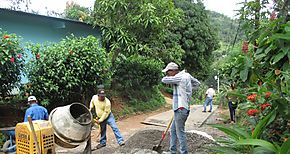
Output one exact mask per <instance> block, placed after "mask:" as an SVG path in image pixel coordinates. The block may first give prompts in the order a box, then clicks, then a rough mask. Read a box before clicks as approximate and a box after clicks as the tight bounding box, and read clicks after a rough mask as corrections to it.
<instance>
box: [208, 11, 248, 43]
mask: <svg viewBox="0 0 290 154" xmlns="http://www.w3.org/2000/svg"><path fill="white" fill-rule="evenodd" d="M208 15H209V19H210V20H209V21H210V23H211V24H212V26H213V27H214V28H215V29H216V30H217V33H218V38H219V40H220V41H222V42H223V43H225V44H227V45H233V43H234V41H236V42H240V41H241V40H242V38H243V35H244V34H243V32H242V30H241V28H240V26H239V20H237V19H231V18H230V17H228V16H225V15H223V14H220V13H217V12H214V11H208ZM235 37H237V38H236V40H235V39H234V38H235Z"/></svg>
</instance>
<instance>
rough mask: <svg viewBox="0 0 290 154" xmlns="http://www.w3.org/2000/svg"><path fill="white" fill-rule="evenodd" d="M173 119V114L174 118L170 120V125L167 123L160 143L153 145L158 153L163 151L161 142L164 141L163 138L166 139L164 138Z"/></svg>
mask: <svg viewBox="0 0 290 154" xmlns="http://www.w3.org/2000/svg"><path fill="white" fill-rule="evenodd" d="M172 121H173V116H172V118H171V119H170V122H169V123H168V125H167V127H166V129H165V131H164V132H163V134H162V137H161V140H160V141H159V144H157V145H155V146H154V147H153V150H154V151H157V152H158V153H161V152H162V151H161V148H162V146H161V143H162V142H163V140H164V138H165V136H166V134H167V132H168V129H169V127H170V126H171V124H172Z"/></svg>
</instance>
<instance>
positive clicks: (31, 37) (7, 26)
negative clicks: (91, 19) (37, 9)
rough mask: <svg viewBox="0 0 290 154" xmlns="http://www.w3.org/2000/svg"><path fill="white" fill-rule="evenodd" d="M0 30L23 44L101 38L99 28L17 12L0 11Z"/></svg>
mask: <svg viewBox="0 0 290 154" xmlns="http://www.w3.org/2000/svg"><path fill="white" fill-rule="evenodd" d="M0 28H2V29H3V30H4V31H7V32H8V33H15V34H16V35H18V36H21V37H22V38H23V42H33V43H44V42H47V41H49V42H58V41H60V40H61V39H62V38H65V37H66V36H69V35H71V34H74V35H75V36H84V37H86V36H88V35H94V36H95V37H98V38H101V36H100V31H99V28H98V27H97V28H92V26H91V25H88V24H85V23H81V22H78V21H71V20H64V19H59V18H53V17H46V16H41V15H34V14H30V13H24V12H19V11H11V10H7V9H0Z"/></svg>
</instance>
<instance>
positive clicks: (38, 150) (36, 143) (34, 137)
mask: <svg viewBox="0 0 290 154" xmlns="http://www.w3.org/2000/svg"><path fill="white" fill-rule="evenodd" d="M27 119H28V123H29V126H30V129H31V131H32V136H33V139H34V142H35V146H36V150H37V153H38V154H41V150H40V147H39V144H38V142H37V137H36V133H35V130H34V127H33V123H32V119H31V117H30V116H28V118H27Z"/></svg>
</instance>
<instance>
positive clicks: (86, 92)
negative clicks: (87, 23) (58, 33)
mask: <svg viewBox="0 0 290 154" xmlns="http://www.w3.org/2000/svg"><path fill="white" fill-rule="evenodd" d="M99 44H100V42H99V40H98V39H97V38H95V37H93V36H88V37H86V38H82V37H81V38H77V37H74V36H71V37H67V38H66V39H63V40H62V41H60V42H59V43H54V44H45V45H39V44H36V45H30V46H29V48H30V49H31V52H32V54H33V55H35V57H33V58H32V59H31V61H30V62H29V64H30V69H29V71H28V79H29V81H30V84H29V86H28V88H27V89H26V91H27V92H28V93H29V94H33V95H36V96H38V97H39V98H40V99H42V100H45V99H46V100H45V104H47V103H48V102H49V103H52V102H53V103H57V104H58V105H60V104H66V103H71V102H75V101H77V102H83V103H84V102H86V103H88V101H89V100H90V98H91V96H92V95H93V94H94V93H95V92H96V88H97V85H98V84H102V83H104V82H105V81H106V82H107V81H109V79H110V76H111V75H110V74H111V73H110V72H109V71H108V69H109V67H110V65H111V64H110V60H108V57H107V54H106V52H105V50H104V49H102V48H100V47H99Z"/></svg>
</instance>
